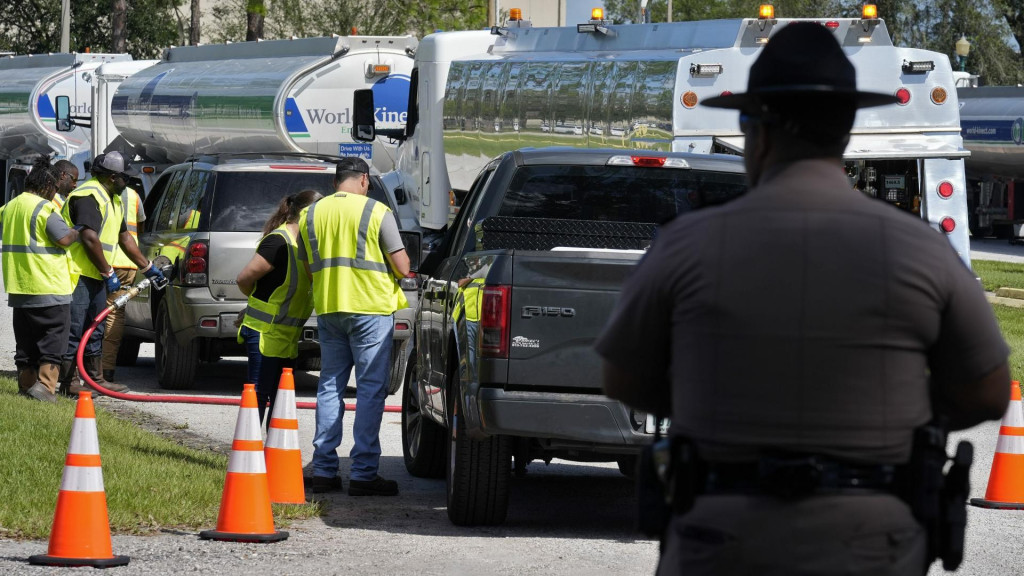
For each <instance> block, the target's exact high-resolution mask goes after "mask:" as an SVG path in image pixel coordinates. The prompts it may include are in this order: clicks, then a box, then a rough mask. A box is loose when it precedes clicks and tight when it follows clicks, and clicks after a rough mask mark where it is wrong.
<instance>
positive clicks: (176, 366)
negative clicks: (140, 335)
mask: <svg viewBox="0 0 1024 576" xmlns="http://www.w3.org/2000/svg"><path fill="white" fill-rule="evenodd" d="M155 356H156V358H155V360H156V380H157V383H159V384H160V387H161V388H166V389H168V390H187V389H189V388H192V387H193V386H194V384H195V377H196V367H197V366H198V365H199V340H192V341H191V342H189V343H188V344H186V345H185V346H182V345H180V344H178V341H177V340H176V339H175V338H174V334H173V333H172V332H171V323H170V317H169V315H168V313H167V302H161V303H160V306H159V307H158V308H157V315H156V353H155Z"/></svg>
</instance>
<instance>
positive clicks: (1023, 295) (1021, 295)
mask: <svg viewBox="0 0 1024 576" xmlns="http://www.w3.org/2000/svg"><path fill="white" fill-rule="evenodd" d="M996 296H998V297H1000V298H1017V299H1020V300H1024V290H1022V289H1020V288H1000V289H998V290H996Z"/></svg>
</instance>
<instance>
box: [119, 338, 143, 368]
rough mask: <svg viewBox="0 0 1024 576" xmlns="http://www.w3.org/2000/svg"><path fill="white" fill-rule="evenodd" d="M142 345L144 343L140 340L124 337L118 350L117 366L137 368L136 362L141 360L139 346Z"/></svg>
mask: <svg viewBox="0 0 1024 576" xmlns="http://www.w3.org/2000/svg"><path fill="white" fill-rule="evenodd" d="M141 344H142V341H141V340H139V339H138V338H131V337H128V336H122V337H121V346H120V347H118V349H117V360H116V361H115V365H117V366H135V361H136V360H138V359H139V346H140V345H141Z"/></svg>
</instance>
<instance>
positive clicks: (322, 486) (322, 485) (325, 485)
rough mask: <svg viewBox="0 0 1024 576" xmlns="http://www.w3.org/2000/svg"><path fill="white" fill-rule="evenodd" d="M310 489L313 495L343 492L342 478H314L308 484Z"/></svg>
mask: <svg viewBox="0 0 1024 576" xmlns="http://www.w3.org/2000/svg"><path fill="white" fill-rule="evenodd" d="M307 485H308V487H309V488H308V489H309V491H310V492H312V493H313V494H322V493H324V492H335V491H338V490H341V477H340V476H330V477H327V476H313V477H312V478H310V479H309V481H308V482H307Z"/></svg>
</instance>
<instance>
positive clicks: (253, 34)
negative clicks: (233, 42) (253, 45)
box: [245, 0, 267, 42]
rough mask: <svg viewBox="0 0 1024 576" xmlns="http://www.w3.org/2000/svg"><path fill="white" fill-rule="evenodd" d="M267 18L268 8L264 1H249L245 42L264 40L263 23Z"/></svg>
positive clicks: (246, 13) (246, 9)
mask: <svg viewBox="0 0 1024 576" xmlns="http://www.w3.org/2000/svg"><path fill="white" fill-rule="evenodd" d="M266 17H267V6H266V4H265V3H264V2H263V0H248V1H247V2H246V5H245V21H246V26H245V41H246V42H252V41H253V40H260V39H262V38H263V22H264V20H265V19H266Z"/></svg>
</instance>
